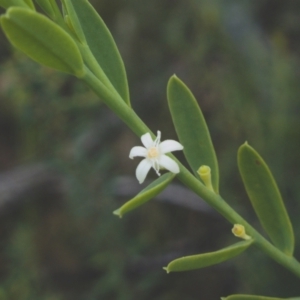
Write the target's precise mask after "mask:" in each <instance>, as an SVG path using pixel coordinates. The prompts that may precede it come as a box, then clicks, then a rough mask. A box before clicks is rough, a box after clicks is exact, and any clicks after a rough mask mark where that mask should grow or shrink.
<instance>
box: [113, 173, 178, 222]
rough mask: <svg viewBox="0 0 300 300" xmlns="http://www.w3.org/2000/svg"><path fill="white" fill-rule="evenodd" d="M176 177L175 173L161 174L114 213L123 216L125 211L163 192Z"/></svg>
mask: <svg viewBox="0 0 300 300" xmlns="http://www.w3.org/2000/svg"><path fill="white" fill-rule="evenodd" d="M174 177H175V174H173V173H166V174H164V175H162V176H160V177H159V178H158V179H156V180H155V181H153V182H152V183H151V184H150V185H148V186H147V187H146V188H145V189H143V190H142V191H141V192H140V193H139V194H137V195H136V196H135V197H134V198H133V199H131V200H129V201H128V202H126V203H125V204H124V205H122V206H121V207H120V208H119V209H117V210H115V211H114V212H113V214H114V215H117V216H119V217H120V218H122V216H123V215H124V214H125V213H127V212H129V211H131V210H133V209H135V208H137V207H138V206H140V205H142V204H144V203H146V202H147V201H149V200H151V199H152V198H154V197H155V196H156V195H158V194H159V193H160V192H162V191H163V190H164V189H165V188H166V187H167V186H168V185H169V183H171V181H172V180H173V178H174Z"/></svg>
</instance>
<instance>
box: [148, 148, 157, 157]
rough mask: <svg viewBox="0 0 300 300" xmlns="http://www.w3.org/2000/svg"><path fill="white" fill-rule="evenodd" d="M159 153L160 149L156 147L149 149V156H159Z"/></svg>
mask: <svg viewBox="0 0 300 300" xmlns="http://www.w3.org/2000/svg"><path fill="white" fill-rule="evenodd" d="M158 155H159V152H158V149H157V148H156V147H151V148H150V149H148V158H157V157H158Z"/></svg>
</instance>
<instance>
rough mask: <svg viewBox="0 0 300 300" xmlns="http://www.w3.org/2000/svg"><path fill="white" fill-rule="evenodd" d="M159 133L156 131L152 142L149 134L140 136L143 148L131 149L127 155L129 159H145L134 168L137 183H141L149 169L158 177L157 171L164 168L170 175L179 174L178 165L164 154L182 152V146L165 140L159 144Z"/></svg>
mask: <svg viewBox="0 0 300 300" xmlns="http://www.w3.org/2000/svg"><path fill="white" fill-rule="evenodd" d="M160 137H161V132H160V131H157V137H156V139H155V140H154V141H153V140H152V138H151V135H150V133H146V134H144V135H142V137H141V140H142V143H143V145H144V146H145V147H141V146H136V147H133V148H132V149H131V151H130V153H129V157H130V158H131V159H133V158H134V157H136V156H141V157H145V159H143V160H142V161H141V162H140V163H139V165H138V166H137V168H136V172H135V175H136V178H137V180H138V181H139V183H143V182H144V180H145V178H146V176H147V174H148V172H149V171H150V169H151V167H152V168H153V169H154V170H155V172H156V174H157V175H158V176H160V173H159V169H160V168H165V169H167V170H169V171H170V172H172V173H175V174H177V173H179V166H178V164H177V163H176V162H175V161H174V160H173V159H172V158H170V157H168V156H167V155H165V154H166V153H169V152H172V151H176V150H182V149H183V146H182V145H181V144H180V143H178V142H176V141H173V140H166V141H163V142H160Z"/></svg>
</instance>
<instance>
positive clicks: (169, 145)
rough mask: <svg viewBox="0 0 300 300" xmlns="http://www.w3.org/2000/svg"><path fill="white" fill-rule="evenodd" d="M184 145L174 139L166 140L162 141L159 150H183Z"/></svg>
mask: <svg viewBox="0 0 300 300" xmlns="http://www.w3.org/2000/svg"><path fill="white" fill-rule="evenodd" d="M182 149H183V146H182V145H181V144H180V143H178V142H176V141H174V140H165V141H163V142H161V143H160V145H159V150H160V152H161V153H169V152H172V151H177V150H182Z"/></svg>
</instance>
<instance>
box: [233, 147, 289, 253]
mask: <svg viewBox="0 0 300 300" xmlns="http://www.w3.org/2000/svg"><path fill="white" fill-rule="evenodd" d="M238 166H239V170H240V174H241V176H242V179H243V182H244V185H245V188H246V191H247V194H248V196H249V198H250V200H251V203H252V206H253V208H254V210H255V212H256V214H257V216H258V218H259V220H260V222H261V224H262V226H263V228H264V229H265V231H266V232H267V233H268V235H269V236H270V239H271V240H272V242H273V243H274V245H275V246H276V247H278V248H279V249H280V250H282V251H283V252H285V253H286V254H288V255H292V254H293V250H294V234H293V228H292V225H291V222H290V219H289V216H288V214H287V211H286V208H285V206H284V203H283V201H282V198H281V195H280V192H279V190H278V187H277V184H276V182H275V180H274V178H273V175H272V173H271V171H270V170H269V168H268V166H267V164H266V163H265V162H264V160H263V159H262V158H261V156H260V155H259V154H258V153H257V152H256V151H255V150H254V149H253V148H252V147H250V146H249V145H248V144H247V143H245V144H244V145H242V146H241V147H240V148H239V151H238Z"/></svg>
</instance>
